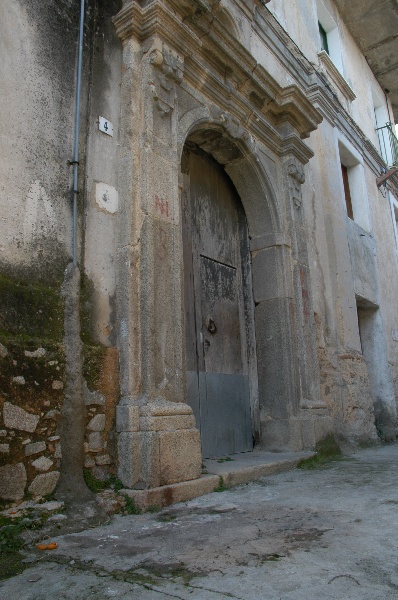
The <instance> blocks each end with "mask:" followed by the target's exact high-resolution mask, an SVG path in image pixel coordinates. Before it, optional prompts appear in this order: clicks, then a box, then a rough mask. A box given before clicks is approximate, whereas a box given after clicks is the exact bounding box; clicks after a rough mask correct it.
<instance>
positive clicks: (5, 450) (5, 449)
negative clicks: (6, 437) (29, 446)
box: [0, 444, 10, 454]
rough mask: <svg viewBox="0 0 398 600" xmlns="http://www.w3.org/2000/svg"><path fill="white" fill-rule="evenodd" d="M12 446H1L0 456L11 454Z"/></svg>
mask: <svg viewBox="0 0 398 600" xmlns="http://www.w3.org/2000/svg"><path fill="white" fill-rule="evenodd" d="M9 453H10V444H0V454H9Z"/></svg>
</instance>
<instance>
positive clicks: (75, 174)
mask: <svg viewBox="0 0 398 600" xmlns="http://www.w3.org/2000/svg"><path fill="white" fill-rule="evenodd" d="M83 34H84V0H80V28H79V51H78V57H77V73H76V75H77V77H76V98H75V141H74V146H73V158H72V161H71V164H72V165H73V226H72V231H73V234H72V235H73V240H72V255H73V266H74V267H76V265H77V196H78V193H79V185H78V176H79V128H80V88H81V81H82V63H83Z"/></svg>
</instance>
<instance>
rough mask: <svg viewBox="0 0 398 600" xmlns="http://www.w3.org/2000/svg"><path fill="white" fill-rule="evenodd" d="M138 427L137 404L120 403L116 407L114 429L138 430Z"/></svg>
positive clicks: (138, 412) (138, 410) (138, 414)
mask: <svg viewBox="0 0 398 600" xmlns="http://www.w3.org/2000/svg"><path fill="white" fill-rule="evenodd" d="M139 428H140V409H139V408H138V406H132V405H130V404H121V405H119V406H117V407H116V431H120V432H121V431H138V430H139Z"/></svg>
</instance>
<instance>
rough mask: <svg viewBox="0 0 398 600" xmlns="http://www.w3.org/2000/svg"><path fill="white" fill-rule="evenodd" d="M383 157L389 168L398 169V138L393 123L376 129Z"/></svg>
mask: <svg viewBox="0 0 398 600" xmlns="http://www.w3.org/2000/svg"><path fill="white" fill-rule="evenodd" d="M376 131H377V136H378V138H379V146H380V152H381V156H382V158H383V160H384V162H385V163H386V165H387V166H388V167H398V138H397V136H396V135H395V129H394V124H393V123H386V124H385V125H383V127H376Z"/></svg>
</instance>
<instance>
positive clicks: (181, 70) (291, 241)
mask: <svg viewBox="0 0 398 600" xmlns="http://www.w3.org/2000/svg"><path fill="white" fill-rule="evenodd" d="M194 6H195V2H187V3H185V2H182V3H178V4H176V3H175V2H172V1H170V2H168V1H166V0H162V1H161V0H152V1H151V2H148V3H145V6H142V5H141V3H139V2H136V1H131V2H128V3H126V5H125V6H124V8H123V9H122V11H121V12H120V14H119V15H118V16H117V17H116V18H115V25H116V28H117V31H118V33H119V35H120V37H121V39H122V40H123V48H124V59H123V60H124V66H123V77H122V117H121V132H122V133H121V140H120V143H121V145H120V172H119V198H120V211H119V217H118V218H119V244H118V247H119V251H118V257H117V264H118V281H119V289H120V293H119V294H118V306H117V309H118V322H119V332H118V343H119V349H120V363H121V364H120V367H121V396H122V397H121V401H120V404H119V406H118V410H117V431H118V448H119V477H120V478H121V480H122V481H123V483H124V484H125V485H127V486H129V487H136V488H142V487H156V486H161V485H166V484H169V483H174V482H178V481H184V480H189V479H195V478H197V477H199V475H200V467H201V455H200V440H199V433H198V431H197V430H196V428H195V423H194V419H193V416H192V411H191V409H190V407H189V406H188V405H187V404H186V395H185V381H184V373H185V366H184V363H185V356H184V351H185V342H184V307H183V269H182V265H183V259H182V236H181V214H180V211H181V204H180V192H181V190H182V188H183V181H182V175H181V169H180V164H181V153H182V149H183V146H184V143H185V141H186V140H187V139H188V138H190V139H192V140H194V141H195V143H196V144H198V145H199V146H201V147H202V148H203V149H204V150H205V151H206V152H208V153H210V154H211V155H212V156H213V157H214V158H215V159H216V160H217V161H218V162H219V163H221V164H222V165H223V166H224V168H225V171H226V172H227V173H228V175H229V176H230V178H231V179H232V181H233V183H234V185H235V187H236V189H237V191H238V193H239V195H240V197H241V200H242V203H243V206H244V209H245V212H246V216H247V221H248V227H249V235H250V238H251V239H250V250H251V255H252V270H253V288H254V289H253V293H254V301H255V305H256V307H255V322H256V340H257V359H258V387H259V393H258V398H259V405H258V409H259V410H258V413H259V419H258V421H259V422H258V427H257V430H258V440H257V441H258V442H259V443H261V444H265V445H267V446H268V447H270V448H273V449H288V448H290V449H292V450H298V449H301V448H303V447H311V446H313V445H314V443H315V439H316V433H315V429H316V427H318V429H319V427H320V425H319V424H320V423H321V421H322V418H324V417H325V415H324V407H323V406H320V405H319V403H318V388H319V380H318V378H319V375H318V367H317V359H316V356H315V355H314V348H315V346H316V344H315V327H314V323H313V312H312V304H311V288H310V283H309V268H308V256H307V246H306V243H307V242H306V233H305V227H304V225H303V218H302V214H301V201H302V197H301V184H302V183H303V181H304V165H305V164H306V162H308V160H309V159H310V158H311V156H312V152H311V150H310V149H309V148H308V147H307V146H306V145H305V143H304V142H303V138H304V137H306V136H308V135H309V133H310V131H312V130H313V129H314V128H315V127H316V126H317V124H318V123H319V122H320V120H321V118H320V115H319V113H318V112H317V111H316V110H315V109H314V108H313V106H312V105H311V103H310V102H309V101H308V100H307V98H306V96H305V93H304V92H303V91H302V90H301V89H299V88H298V87H297V86H296V85H290V86H288V87H287V88H282V87H281V86H280V85H279V84H278V83H277V82H276V81H275V80H273V78H272V77H271V76H270V75H269V73H267V72H266V71H265V69H264V68H263V67H261V66H260V65H258V64H257V62H256V61H255V60H254V59H253V57H251V55H250V54H249V52H248V51H247V50H246V49H245V48H244V47H243V46H242V45H240V44H239V43H238V42H237V40H236V39H235V38H233V36H231V35H230V33H229V32H228V31H226V30H225V31H224V30H223V28H222V24H221V23H220V22H219V23H218V24H217V23H216V24H213V25H212V27H211V28H210V29H207V30H206V31H207V33H206V36H202V37H199V36H198V32H199V31H201V30H202V29H203V28H206V19H207V16H208V17H209V19H210V18H211V9H210V8H209V14H208V15H207V13H206V11H203V10H202V11H201V12H200V18H199V16H198V15H199V13H197V12H195V9H194ZM206 15H207V16H206ZM212 23H213V21H212ZM217 65H218V66H217ZM226 65H227V67H226ZM218 67H219V68H220V69H221V68H222V69H223V70H222V71H220V72H218V71H217V68H218ZM226 72H227V73H229V80H226V78H225V73H226ZM227 79H228V78H227ZM243 123H244V125H243ZM316 411H318V412H317V413H316ZM325 418H326V417H325Z"/></svg>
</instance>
